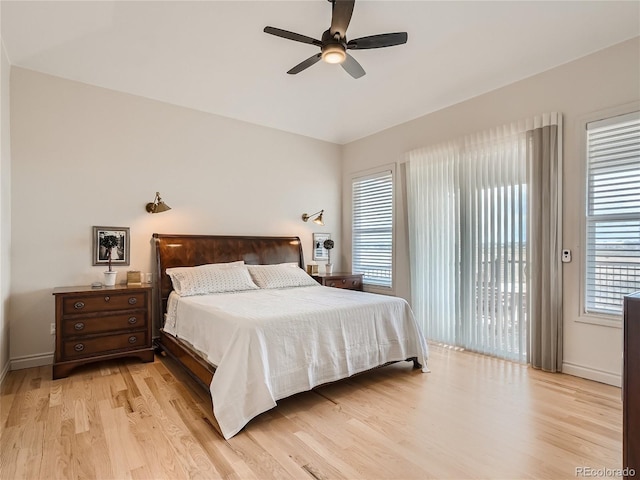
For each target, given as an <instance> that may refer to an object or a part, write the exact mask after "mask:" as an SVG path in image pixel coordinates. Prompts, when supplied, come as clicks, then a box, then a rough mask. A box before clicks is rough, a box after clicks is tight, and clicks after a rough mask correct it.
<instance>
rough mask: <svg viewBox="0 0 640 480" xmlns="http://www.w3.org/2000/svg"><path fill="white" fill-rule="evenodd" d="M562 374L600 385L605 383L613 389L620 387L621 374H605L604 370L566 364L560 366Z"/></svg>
mask: <svg viewBox="0 0 640 480" xmlns="http://www.w3.org/2000/svg"><path fill="white" fill-rule="evenodd" d="M562 373H566V374H568V375H573V376H575V377H581V378H586V379H587V380H594V381H596V382H600V383H606V384H607V385H613V386H614V387H621V386H622V374H621V373H613V372H605V371H604V370H598V369H595V368H589V367H584V366H582V365H575V364H573V363H567V362H565V363H563V364H562Z"/></svg>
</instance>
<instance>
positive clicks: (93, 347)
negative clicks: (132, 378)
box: [53, 285, 153, 379]
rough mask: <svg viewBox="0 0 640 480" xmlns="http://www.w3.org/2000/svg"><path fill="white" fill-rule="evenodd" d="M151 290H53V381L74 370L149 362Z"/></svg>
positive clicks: (149, 288)
mask: <svg viewBox="0 0 640 480" xmlns="http://www.w3.org/2000/svg"><path fill="white" fill-rule="evenodd" d="M151 292H152V288H151V286H138V287H126V286H120V285H117V286H115V287H103V288H91V287H59V288H55V289H54V290H53V295H54V296H55V298H56V352H55V358H54V362H53V378H54V379H56V378H62V377H66V376H68V375H69V372H70V371H71V370H72V369H73V368H75V367H77V366H80V365H84V364H86V363H89V362H97V361H100V360H109V359H113V358H120V357H130V356H133V357H138V358H139V359H140V360H142V361H143V362H151V361H153V347H152V344H151V335H152V330H151V326H152V325H151Z"/></svg>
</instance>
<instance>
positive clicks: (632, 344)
mask: <svg viewBox="0 0 640 480" xmlns="http://www.w3.org/2000/svg"><path fill="white" fill-rule="evenodd" d="M622 466H623V468H625V467H627V468H628V469H629V471H630V470H631V469H633V470H635V472H636V475H637V474H638V472H640V292H637V293H634V294H632V295H628V296H626V297H624V368H623V373H622ZM625 478H631V477H625Z"/></svg>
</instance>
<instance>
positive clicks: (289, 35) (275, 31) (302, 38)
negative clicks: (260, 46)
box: [264, 27, 322, 47]
mask: <svg viewBox="0 0 640 480" xmlns="http://www.w3.org/2000/svg"><path fill="white" fill-rule="evenodd" d="M264 33H269V34H271V35H275V36H276V37H282V38H286V39H288V40H294V41H296V42H302V43H309V44H311V45H316V46H318V47H321V46H322V42H321V41H320V40H316V39H315V38H311V37H307V36H306V35H300V34H299V33H294V32H289V31H288V30H282V29H280V28H275V27H264Z"/></svg>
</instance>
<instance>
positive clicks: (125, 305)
mask: <svg viewBox="0 0 640 480" xmlns="http://www.w3.org/2000/svg"><path fill="white" fill-rule="evenodd" d="M145 302H146V293H144V292H136V293H108V292H104V293H103V294H101V295H91V296H68V297H65V298H64V300H63V303H62V312H63V314H64V315H72V314H76V313H90V312H102V311H105V310H107V309H108V310H126V309H132V308H141V307H144V306H145Z"/></svg>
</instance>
